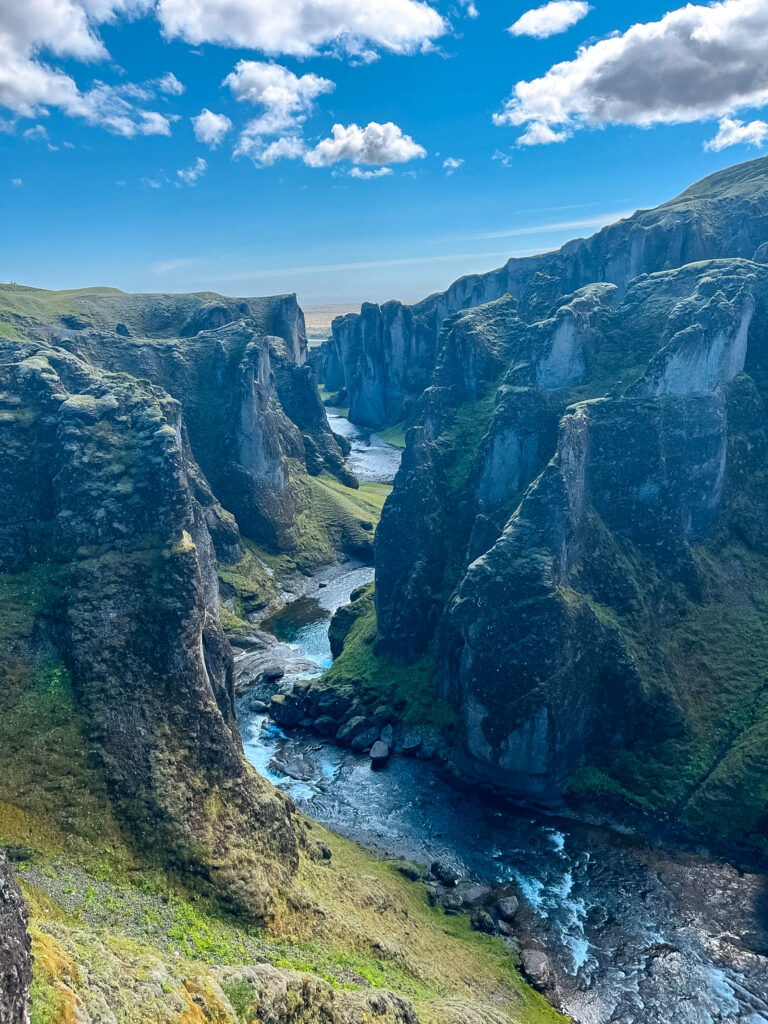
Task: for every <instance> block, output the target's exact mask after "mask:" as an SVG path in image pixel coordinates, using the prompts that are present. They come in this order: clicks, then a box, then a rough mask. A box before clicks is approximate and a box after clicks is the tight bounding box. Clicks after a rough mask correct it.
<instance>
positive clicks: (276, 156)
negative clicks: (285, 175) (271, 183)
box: [259, 135, 306, 167]
mask: <svg viewBox="0 0 768 1024" xmlns="http://www.w3.org/2000/svg"><path fill="white" fill-rule="evenodd" d="M305 150H306V145H305V144H304V140H303V139H300V138H299V137H298V136H296V135H286V136H284V137H283V138H280V139H275V140H274V142H270V143H269V145H267V146H265V147H264V148H263V149H262V151H261V153H260V155H259V162H260V163H261V164H262V165H263V166H264V167H271V166H272V165H273V164H274V163H276V162H277V161H278V160H296V159H298V158H299V157H300V156H303V155H304V152H305Z"/></svg>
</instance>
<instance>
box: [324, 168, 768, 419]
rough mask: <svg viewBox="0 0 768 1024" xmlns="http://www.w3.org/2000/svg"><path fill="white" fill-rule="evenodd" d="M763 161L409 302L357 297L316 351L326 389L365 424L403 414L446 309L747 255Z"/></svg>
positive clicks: (753, 237)
mask: <svg viewBox="0 0 768 1024" xmlns="http://www.w3.org/2000/svg"><path fill="white" fill-rule="evenodd" d="M766 175H768V160H767V159H766V158H762V159H760V160H755V161H752V162H751V163H747V164H742V165H739V166H738V167H734V168H730V169H729V170H727V171H722V172H719V173H718V174H715V175H712V176H711V177H710V178H706V179H704V180H703V181H701V182H699V183H698V184H697V185H694V186H693V187H692V188H690V189H688V190H687V191H685V192H683V193H682V195H680V196H678V197H677V198H676V199H673V200H671V201H670V202H668V203H665V204H664V205H663V206H660V207H658V208H656V209H655V210H641V211H638V212H637V213H635V214H634V215H633V216H632V217H629V218H627V219H626V220H623V221H621V222H619V223H618V224H613V225H611V226H609V227H607V228H605V229H603V230H602V231H600V232H598V233H597V234H596V235H593V236H592V237H591V238H588V239H577V240H575V241H572V242H569V243H568V244H567V245H564V246H563V247H562V249H559V250H558V251H556V252H552V253H547V254H545V255H542V256H533V257H526V258H524V259H511V260H509V261H508V262H507V263H506V264H505V265H504V266H503V267H501V268H500V269H499V270H495V271H492V272H491V273H488V274H476V275H471V276H468V277H463V278H460V279H459V280H458V281H456V282H454V284H452V285H451V287H450V288H449V289H448V290H447V291H445V292H438V293H436V294H435V295H431V296H429V297H428V298H426V299H424V300H423V301H422V302H419V303H416V304H415V305H413V306H406V305H403V304H401V303H399V302H394V301H393V302H387V303H385V304H383V305H377V304H373V303H365V304H364V305H363V308H362V311H361V313H360V314H359V316H358V315H356V314H350V315H347V316H344V317H340V318H338V319H336V320H335V321H334V323H333V337H332V338H331V340H330V341H329V342H327V343H326V345H325V347H324V351H323V355H322V358H321V360H320V367H321V370H320V372H321V375H322V376H323V379H324V381H325V386H326V388H327V389H328V390H330V391H344V392H345V394H346V401H347V403H348V404H349V408H350V419H351V420H353V422H356V423H361V424H364V425H367V426H371V427H377V428H380V427H383V426H386V425H389V424H394V423H397V422H399V421H400V420H402V419H403V418H405V417H407V416H409V415H410V413H411V410H412V408H413V403H414V401H415V399H416V398H417V397H418V396H419V395H420V394H421V392H422V391H423V389H424V388H425V387H426V385H427V384H428V382H429V379H430V375H431V373H432V370H433V368H434V365H435V360H436V357H437V355H438V352H437V349H436V344H437V338H438V334H439V332H440V328H441V326H442V324H443V322H444V320H445V319H446V317H448V316H451V315H452V314H454V313H456V312H458V311H460V310H462V309H468V308H470V307H474V306H478V305H481V304H483V303H486V302H489V301H492V300H494V299H497V298H500V297H501V296H503V295H506V294H509V295H512V296H514V297H515V298H516V299H518V300H519V302H520V305H521V309H522V311H523V314H524V316H525V318H526V319H528V320H531V319H541V318H543V317H544V316H546V315H547V313H548V312H549V310H550V309H551V308H552V307H553V304H554V303H556V302H557V301H558V299H559V298H560V297H561V296H563V295H567V294H569V293H572V292H574V291H576V290H578V289H579V288H582V287H584V286H585V285H587V284H591V283H594V282H609V283H612V284H615V285H617V286H618V288H619V289H620V291H621V292H623V291H624V290H625V289H626V287H627V285H628V283H629V282H630V281H631V280H633V279H634V278H636V277H638V276H639V275H641V274H646V273H655V272H657V271H662V270H669V269H674V268H676V267H681V266H684V265H685V264H688V263H694V262H697V261H699V260H708V259H718V258H721V257H743V258H745V259H751V258H752V256H753V255H754V253H755V251H756V249H757V248H758V246H759V245H760V244H761V243H762V242H764V240H765V236H766V233H767V232H768V198H767V196H768V191H767V190H766V188H765V181H766Z"/></svg>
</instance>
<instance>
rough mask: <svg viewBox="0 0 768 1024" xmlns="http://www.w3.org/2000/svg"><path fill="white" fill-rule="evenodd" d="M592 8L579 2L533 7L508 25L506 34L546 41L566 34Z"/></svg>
mask: <svg viewBox="0 0 768 1024" xmlns="http://www.w3.org/2000/svg"><path fill="white" fill-rule="evenodd" d="M591 10H592V8H591V7H590V6H589V4H588V3H582V2H581V0H553V2H552V3H549V4H544V6H543V7H534V8H533V10H530V11H526V12H525V14H524V15H523V16H522V17H520V18H518V19H517V21H516V22H515V23H514V25H510V26H509V28H508V29H507V32H509V33H511V34H512V35H513V36H532V37H533V38H534V39H547V38H548V37H549V36H556V35H558V34H559V33H560V32H566V31H567V30H568V29H569V28H571V27H572V26H573V25H575V24H577V22H579V21H581V19H582V18H586V16H587V15H588V14H589V12H590V11H591Z"/></svg>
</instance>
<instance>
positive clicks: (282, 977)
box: [221, 964, 419, 1024]
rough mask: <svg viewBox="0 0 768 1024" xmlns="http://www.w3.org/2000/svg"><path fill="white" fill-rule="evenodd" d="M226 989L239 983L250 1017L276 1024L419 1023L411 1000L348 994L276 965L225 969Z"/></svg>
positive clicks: (387, 995)
mask: <svg viewBox="0 0 768 1024" xmlns="http://www.w3.org/2000/svg"><path fill="white" fill-rule="evenodd" d="M221 980H222V983H223V984H224V986H229V987H232V986H233V985H237V987H238V991H239V992H240V993H241V996H240V998H241V1001H242V1002H244V1003H246V1002H247V1012H248V1014H249V1019H255V1020H263V1021H270V1022H271V1021H274V1022H275V1024H277V1022H279V1024H315V1022H317V1021H323V1022H324V1024H325V1022H327V1024H367V1022H368V1021H372V1020H375V1021H378V1022H380V1024H419V1018H418V1017H417V1016H416V1011H415V1010H414V1008H413V1005H412V1004H411V1002H410V1000H409V999H405V998H403V997H402V996H396V995H394V994H393V993H391V992H384V991H381V990H379V991H375V992H370V993H356V992H345V991H343V990H339V989H334V988H332V987H331V986H330V985H329V984H328V982H326V981H322V980H321V979H319V978H315V977H312V976H311V975H308V974H299V973H298V972H297V971H284V970H278V969H277V968H276V967H272V966H271V965H270V964H259V966H257V967H250V968H249V967H245V968H230V969H228V970H227V969H225V970H223V971H221ZM246 993H247V995H246Z"/></svg>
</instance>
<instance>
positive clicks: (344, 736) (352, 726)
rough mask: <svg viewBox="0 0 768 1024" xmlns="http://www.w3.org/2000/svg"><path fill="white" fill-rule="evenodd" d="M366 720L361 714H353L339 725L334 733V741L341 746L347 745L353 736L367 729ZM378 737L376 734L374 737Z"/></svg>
mask: <svg viewBox="0 0 768 1024" xmlns="http://www.w3.org/2000/svg"><path fill="white" fill-rule="evenodd" d="M368 728H369V726H368V722H367V720H366V719H365V718H364V717H363V716H362V715H355V717H354V718H350V720H349V721H348V722H345V723H344V725H342V726H340V728H339V729H338V731H337V733H336V742H337V743H340V744H341V746H349V745H350V744H351V743H352V741H353V740H354V738H355V737H356V736H358V735H359V734H360V733H362V732H364V731H365V730H366V729H368ZM376 738H377V739H378V735H377V737H376Z"/></svg>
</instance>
